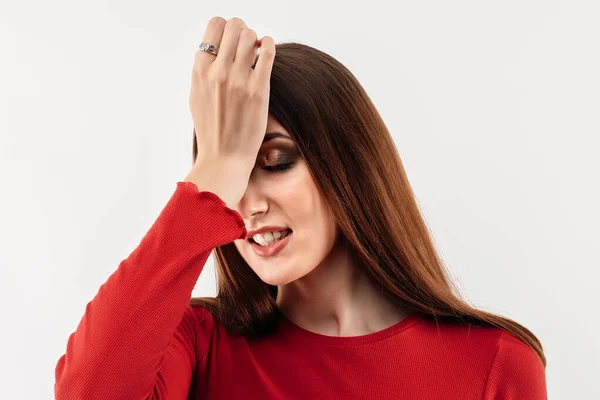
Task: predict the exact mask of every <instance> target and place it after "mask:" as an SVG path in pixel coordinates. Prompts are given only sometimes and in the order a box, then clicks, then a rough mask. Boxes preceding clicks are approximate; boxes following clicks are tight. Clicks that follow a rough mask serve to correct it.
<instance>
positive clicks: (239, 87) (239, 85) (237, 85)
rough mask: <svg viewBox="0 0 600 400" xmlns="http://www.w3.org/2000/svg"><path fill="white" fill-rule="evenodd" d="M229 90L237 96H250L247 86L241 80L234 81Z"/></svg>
mask: <svg viewBox="0 0 600 400" xmlns="http://www.w3.org/2000/svg"><path fill="white" fill-rule="evenodd" d="M230 90H232V91H233V92H234V93H236V94H237V95H243V96H244V97H246V96H248V95H249V94H250V92H249V90H248V84H247V83H246V82H244V81H242V80H241V79H236V80H234V81H233V82H232V83H231V85H230Z"/></svg>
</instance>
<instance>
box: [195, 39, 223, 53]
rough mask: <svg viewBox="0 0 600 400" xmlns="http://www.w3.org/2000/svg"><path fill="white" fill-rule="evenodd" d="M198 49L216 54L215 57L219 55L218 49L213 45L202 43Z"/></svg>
mask: <svg viewBox="0 0 600 400" xmlns="http://www.w3.org/2000/svg"><path fill="white" fill-rule="evenodd" d="M198 48H199V49H200V50H202V51H206V52H208V53H211V54H214V55H215V56H216V55H217V52H218V51H219V48H218V47H215V46H213V45H212V44H209V43H206V42H202V43H200V46H198Z"/></svg>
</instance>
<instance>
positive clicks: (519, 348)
mask: <svg viewBox="0 0 600 400" xmlns="http://www.w3.org/2000/svg"><path fill="white" fill-rule="evenodd" d="M483 399H484V400H522V399H527V400H547V399H548V395H547V393H546V373H545V369H544V364H543V363H542V360H541V359H540V357H539V356H538V355H537V353H536V352H535V350H533V349H532V348H531V347H530V346H529V345H528V344H527V343H525V342H523V341H522V340H520V339H519V338H517V337H515V336H513V335H511V334H510V333H507V332H506V331H503V332H502V335H501V336H500V339H499V342H498V349H497V352H496V357H495V358H494V361H493V364H492V367H491V369H490V372H489V375H488V379H487V384H486V389H485V393H484V396H483Z"/></svg>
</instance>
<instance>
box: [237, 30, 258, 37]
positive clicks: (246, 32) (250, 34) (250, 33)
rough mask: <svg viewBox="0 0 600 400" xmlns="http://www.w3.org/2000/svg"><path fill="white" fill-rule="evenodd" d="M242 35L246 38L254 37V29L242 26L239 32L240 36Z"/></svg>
mask: <svg viewBox="0 0 600 400" xmlns="http://www.w3.org/2000/svg"><path fill="white" fill-rule="evenodd" d="M242 35H243V36H244V38H248V39H252V38H256V31H254V29H250V28H243V29H242V31H241V32H240V36H242Z"/></svg>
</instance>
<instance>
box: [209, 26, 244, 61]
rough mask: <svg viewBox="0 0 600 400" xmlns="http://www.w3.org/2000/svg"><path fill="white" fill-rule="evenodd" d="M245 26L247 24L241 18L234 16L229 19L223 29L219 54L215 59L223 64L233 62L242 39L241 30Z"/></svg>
mask: <svg viewBox="0 0 600 400" xmlns="http://www.w3.org/2000/svg"><path fill="white" fill-rule="evenodd" d="M243 28H247V26H246V23H245V22H244V21H243V20H242V19H240V18H236V17H233V18H231V19H230V20H229V21H227V25H225V30H224V31H223V38H222V39H221V47H220V49H219V54H218V55H217V59H216V60H215V61H216V62H217V63H219V64H221V65H222V66H225V65H231V64H232V63H233V60H234V58H235V53H236V51H237V47H238V41H239V39H240V32H241V30H242V29H243Z"/></svg>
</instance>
